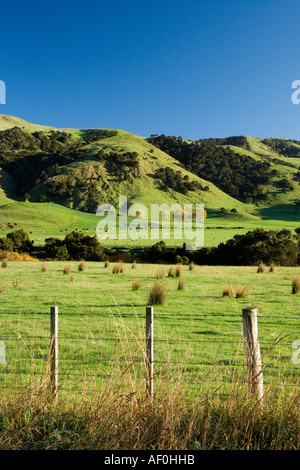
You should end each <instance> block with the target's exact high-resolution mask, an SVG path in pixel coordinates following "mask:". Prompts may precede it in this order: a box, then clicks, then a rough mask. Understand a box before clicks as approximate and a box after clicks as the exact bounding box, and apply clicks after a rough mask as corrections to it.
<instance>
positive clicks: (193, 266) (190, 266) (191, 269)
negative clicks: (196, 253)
mask: <svg viewBox="0 0 300 470" xmlns="http://www.w3.org/2000/svg"><path fill="white" fill-rule="evenodd" d="M194 269H195V263H193V261H192V262H191V263H190V264H189V271H193V270H194Z"/></svg>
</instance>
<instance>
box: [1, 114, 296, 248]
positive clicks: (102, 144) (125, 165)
mask: <svg viewBox="0 0 300 470" xmlns="http://www.w3.org/2000/svg"><path fill="white" fill-rule="evenodd" d="M219 140H220V142H218V145H219V146H220V147H223V148H229V149H231V150H232V151H233V153H234V155H236V156H238V157H239V158H240V159H243V157H245V158H247V159H250V160H251V161H254V162H258V163H259V162H269V164H270V174H271V179H270V181H269V183H268V184H267V185H265V187H264V188H263V189H264V192H265V193H267V195H268V198H267V199H266V200H259V201H254V202H252V201H251V202H250V203H249V202H248V203H246V202H245V201H243V200H241V199H240V200H239V199H237V198H236V197H232V196H230V195H229V194H226V192H224V191H222V190H221V189H220V187H218V184H216V183H215V184H214V183H213V182H212V181H210V180H209V174H208V177H207V178H206V179H204V178H202V177H201V176H199V175H198V176H197V174H195V173H194V172H192V171H189V169H188V168H187V167H186V166H185V165H183V164H182V163H181V162H180V161H179V160H178V159H176V158H174V157H173V156H172V155H171V154H168V153H167V152H165V151H163V150H162V149H160V148H158V147H157V146H155V145H153V144H152V143H151V142H150V141H149V139H146V138H144V137H141V136H138V135H134V134H132V133H129V132H126V131H124V130H120V129H56V128H54V127H50V126H40V125H35V124H31V123H29V122H27V121H24V120H22V119H19V118H16V117H12V116H7V115H0V158H1V159H2V160H1V164H0V167H1V168H0V229H1V230H3V231H5V232H6V231H7V230H11V229H12V228H15V227H16V228H24V229H26V230H27V231H31V232H33V233H35V238H36V239H39V237H41V239H42V238H45V236H46V235H47V234H48V233H51V235H53V234H56V233H58V234H62V233H63V232H64V231H66V230H71V229H75V228H76V229H79V230H84V229H90V230H92V229H94V230H95V227H96V225H97V222H98V219H97V217H96V215H95V213H96V208H97V206H98V205H99V204H102V203H111V204H113V205H114V206H115V207H118V201H119V195H126V196H127V198H128V203H129V204H132V203H143V204H145V205H146V206H147V207H148V208H150V205H151V204H152V203H159V204H162V203H167V204H173V203H174V202H177V203H179V204H181V205H183V204H185V203H193V204H196V203H202V204H204V206H205V209H206V210H207V213H208V217H207V219H206V225H207V227H211V228H212V227H213V226H214V225H225V226H226V227H229V228H230V227H232V228H234V227H235V226H237V225H240V226H242V227H243V229H244V230H247V229H252V228H256V227H257V226H264V227H266V228H272V227H276V228H279V227H280V226H282V227H286V226H289V227H290V228H293V227H296V226H298V225H300V224H299V222H300V210H299V209H298V207H297V206H296V205H295V201H296V200H297V199H300V185H299V181H298V179H297V173H298V172H299V171H300V170H299V161H300V159H299V158H298V156H297V155H298V153H297V152H298V150H300V143H299V144H297V142H296V141H286V140H285V139H264V140H262V139H257V138H253V137H245V138H244V137H243V138H242V139H241V138H234V137H233V138H228V139H225V140H224V139H223V141H222V139H219ZM274 140H276V142H275V143H274ZM284 149H289V150H287V151H286V152H287V154H286V155H284V154H283V153H282V151H283V150H284ZM291 149H294V150H295V152H294V156H293V154H292V150H291ZM279 150H280V151H281V153H280V152H279ZM212 159H213V158H212ZM233 171H234V169H233ZM164 172H168V175H169V176H170V175H171V179H172V181H173V182H175V183H174V185H173V186H172V185H169V186H168V185H166V184H165V182H164V181H163V180H162V176H161V174H163V175H164V174H165V173H164ZM283 180H284V181H285V183H286V182H288V183H289V185H290V186H289V188H284V187H282V186H281V184H282V181H283ZM25 199H27V202H25ZM41 201H43V202H41ZM221 208H224V209H225V213H223V215H221V216H220V213H219V212H220V209H221ZM232 209H235V214H232V213H231V211H232ZM219 233H220V232H218V235H217V236H213V235H215V232H213V231H210V233H209V236H208V240H209V242H208V243H209V244H215V243H216V242H219V241H224V240H225V239H227V238H228V236H229V237H230V236H233V234H235V233H236V231H234V230H232V231H231V232H230V234H229V235H228V234H226V237H224V236H223V235H222V236H220V235H219Z"/></svg>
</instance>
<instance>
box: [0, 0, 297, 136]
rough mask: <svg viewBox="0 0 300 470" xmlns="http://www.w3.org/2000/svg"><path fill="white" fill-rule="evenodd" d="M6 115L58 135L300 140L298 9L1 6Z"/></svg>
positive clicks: (236, 4)
mask: <svg viewBox="0 0 300 470" xmlns="http://www.w3.org/2000/svg"><path fill="white" fill-rule="evenodd" d="M0 7H1V10H0V11H1V25H0V39H1V42H0V80H4V81H5V83H6V87H7V98H6V100H7V104H5V105H0V113H1V114H10V115H13V116H17V117H21V118H23V119H25V120H28V121H31V122H35V123H38V124H46V125H53V126H55V127H60V128H63V127H75V128H88V127H94V128H95V127H105V128H118V129H125V130H128V131H130V132H133V133H136V134H139V135H143V136H149V135H150V134H152V133H158V134H161V133H164V134H166V135H176V136H179V135H181V136H182V137H184V138H187V139H188V138H189V139H197V138H205V137H218V136H219V137H225V136H229V135H241V134H244V135H251V136H254V137H286V138H293V139H299V140H300V105H293V104H292V101H291V95H292V91H293V90H292V89H291V84H292V82H293V81H294V80H297V79H300V58H299V50H300V48H299V45H300V28H299V18H300V2H299V1H298V0H294V1H291V0H284V1H279V0H252V1H236V0H222V1H221V0H211V1H201V0H191V1H189V0H185V1H176V0H173V1H169V0H160V1H157V0H152V1H147V2H146V1H143V0H139V1H136V0H126V1H125V0H106V1H102V0H99V1H93V0H86V1H84V2H83V1H77V0H72V1H69V0H60V1H58V0H52V1H51V2H50V1H45V2H43V1H40V0H39V1H36V0H29V1H27V2H24V1H23V0H22V1H20V0H16V1H11V2H8V1H1V0H0Z"/></svg>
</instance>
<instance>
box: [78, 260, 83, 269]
mask: <svg viewBox="0 0 300 470" xmlns="http://www.w3.org/2000/svg"><path fill="white" fill-rule="evenodd" d="M84 270H85V261H83V260H81V261H80V263H79V265H78V271H84Z"/></svg>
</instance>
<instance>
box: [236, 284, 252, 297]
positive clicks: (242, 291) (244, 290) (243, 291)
mask: <svg viewBox="0 0 300 470" xmlns="http://www.w3.org/2000/svg"><path fill="white" fill-rule="evenodd" d="M250 293H251V288H250V287H249V286H248V285H247V286H241V287H238V288H237V290H236V293H235V297H236V298H237V299H243V298H246V297H249V295H250Z"/></svg>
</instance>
